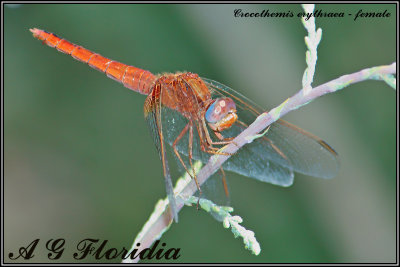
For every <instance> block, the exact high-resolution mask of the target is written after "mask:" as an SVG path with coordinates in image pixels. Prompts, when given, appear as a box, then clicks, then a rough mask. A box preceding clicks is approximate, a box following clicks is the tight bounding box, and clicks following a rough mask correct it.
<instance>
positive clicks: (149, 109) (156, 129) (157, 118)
mask: <svg viewBox="0 0 400 267" xmlns="http://www.w3.org/2000/svg"><path fill="white" fill-rule="evenodd" d="M160 91H161V89H160V87H155V88H154V90H153V92H152V93H151V94H150V95H149V96H148V97H147V98H146V102H145V105H144V116H145V119H146V121H147V123H148V125H149V128H150V132H151V135H152V137H153V140H154V144H155V145H156V148H157V151H158V153H159V156H160V159H161V161H162V165H163V173H164V178H165V188H166V191H167V196H168V200H169V203H170V207H171V212H172V216H173V218H174V219H175V222H178V210H177V206H176V202H175V197H174V190H173V186H172V180H171V175H170V171H169V166H168V160H167V156H166V153H165V152H166V151H165V145H164V137H163V127H162V123H161V121H162V117H161V116H162V112H161V111H162V109H161V108H162V107H161V100H160V97H158V96H160V95H161V92H160Z"/></svg>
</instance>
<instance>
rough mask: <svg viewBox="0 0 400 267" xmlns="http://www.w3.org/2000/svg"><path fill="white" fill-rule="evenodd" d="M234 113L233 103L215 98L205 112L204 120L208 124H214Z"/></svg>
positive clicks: (227, 99)
mask: <svg viewBox="0 0 400 267" xmlns="http://www.w3.org/2000/svg"><path fill="white" fill-rule="evenodd" d="M235 111H236V105H235V102H233V100H232V99H230V98H227V97H226V98H217V99H216V100H215V101H214V103H212V104H211V105H210V106H209V107H208V109H207V112H206V116H205V117H206V120H207V122H208V123H212V124H215V123H217V122H219V121H221V120H223V119H224V118H225V117H226V116H227V115H228V114H229V113H231V112H235Z"/></svg>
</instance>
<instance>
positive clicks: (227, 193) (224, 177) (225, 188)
mask: <svg viewBox="0 0 400 267" xmlns="http://www.w3.org/2000/svg"><path fill="white" fill-rule="evenodd" d="M219 169H220V170H221V173H222V185H223V186H224V191H225V195H226V197H227V198H229V190H228V184H227V183H226V176H225V171H224V169H222V167H220V168H219Z"/></svg>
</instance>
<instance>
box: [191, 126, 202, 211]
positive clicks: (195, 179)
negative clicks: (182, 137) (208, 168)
mask: <svg viewBox="0 0 400 267" xmlns="http://www.w3.org/2000/svg"><path fill="white" fill-rule="evenodd" d="M189 124H190V126H189V151H188V155H189V164H190V168H191V169H192V170H194V168H193V163H192V158H193V123H192V121H190V122H189ZM192 178H193V179H194V181H195V182H196V186H197V189H198V190H199V197H198V198H197V206H196V208H197V210H198V209H199V202H200V198H201V194H202V192H201V189H200V184H199V182H198V181H197V177H196V174H195V173H193V177H192Z"/></svg>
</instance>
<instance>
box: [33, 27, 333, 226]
mask: <svg viewBox="0 0 400 267" xmlns="http://www.w3.org/2000/svg"><path fill="white" fill-rule="evenodd" d="M30 31H31V32H32V34H33V36H34V37H35V38H37V39H39V40H41V41H42V43H43V44H46V45H48V46H50V47H53V48H56V49H57V50H58V51H60V52H62V53H65V54H68V55H70V56H72V57H73V58H74V59H76V60H78V61H81V62H84V63H86V64H88V65H89V66H90V67H92V68H94V69H96V70H98V71H101V72H103V73H105V74H106V75H107V76H108V77H109V78H111V79H114V80H116V81H117V82H120V83H122V84H123V85H124V86H125V87H127V88H129V89H131V90H133V91H135V92H138V93H140V94H144V95H146V96H147V97H146V100H145V103H144V117H145V119H146V121H147V123H148V126H149V128H150V132H151V134H152V137H153V140H154V143H155V146H156V148H157V150H158V154H159V157H160V159H161V162H162V169H163V175H164V178H165V179H164V181H165V187H166V192H167V196H168V200H169V203H170V210H171V213H172V217H173V218H174V219H175V221H176V222H178V212H177V205H176V200H175V196H174V193H173V186H172V180H171V174H170V169H169V165H168V160H167V158H168V156H167V149H166V148H167V147H170V148H172V151H171V153H172V154H173V155H174V156H175V158H176V159H177V162H178V164H179V165H180V166H181V167H183V169H184V170H185V171H186V172H187V173H188V174H189V175H190V176H191V177H192V178H193V179H194V180H195V182H196V186H197V189H198V191H199V192H200V193H201V192H202V191H201V188H200V185H199V183H198V182H197V179H196V176H195V174H193V173H191V172H190V170H191V168H192V167H193V161H194V160H198V161H201V162H203V163H207V161H208V160H209V158H210V157H211V156H212V155H226V154H225V153H224V152H223V147H224V146H226V145H227V144H230V143H231V142H233V139H234V137H236V136H237V135H239V134H240V133H241V132H242V131H243V130H244V129H246V128H247V127H248V125H249V124H250V123H252V122H253V121H254V120H255V119H256V117H257V116H258V115H260V114H261V113H262V112H264V110H263V109H262V108H260V107H259V106H257V105H256V104H255V103H254V102H253V101H251V100H250V99H248V98H246V97H245V96H243V95H241V94H240V93H238V92H236V91H235V90H233V89H231V88H230V87H228V86H226V85H223V84H221V83H219V82H217V81H213V80H211V79H207V78H202V77H200V76H199V75H198V74H195V73H191V72H176V73H164V74H157V75H155V74H153V73H151V72H150V71H147V70H143V69H140V68H137V67H134V66H130V65H126V64H123V63H120V62H117V61H114V60H111V59H108V58H106V57H103V56H101V55H100V54H97V53H94V52H92V51H90V50H88V49H86V48H83V47H82V46H79V45H76V44H73V43H71V42H69V41H67V40H66V39H63V38H61V37H58V36H57V35H55V34H54V33H50V32H47V31H44V30H40V29H37V28H33V29H30ZM166 144H168V146H167V145H166ZM338 167H339V161H338V154H337V153H336V152H335V150H334V149H333V148H332V147H331V146H329V145H328V144H327V143H326V142H325V141H323V140H321V139H320V138H319V137H317V136H315V135H313V134H311V133H308V132H307V131H305V130H303V129H301V128H299V127H297V126H295V125H293V124H291V123H289V122H286V121H284V120H281V119H280V120H277V121H276V122H274V123H273V124H271V125H270V126H269V129H268V131H267V132H266V133H265V134H264V135H263V136H262V137H260V138H257V139H255V140H254V141H253V142H251V143H250V144H246V145H245V146H243V147H242V148H240V150H239V151H238V152H237V153H236V154H234V155H231V157H230V158H229V160H228V161H227V162H225V163H224V165H223V167H221V171H222V173H223V175H222V181H223V185H224V189H225V193H226V194H228V192H227V188H226V180H225V174H224V171H223V170H224V169H225V170H228V171H233V172H236V173H239V174H241V175H243V176H246V177H250V178H254V179H257V180H259V181H262V182H267V183H271V184H275V185H279V186H290V185H291V184H292V183H293V179H294V172H298V173H302V174H305V175H309V176H314V177H319V178H332V177H334V176H335V175H336V174H337V172H338Z"/></svg>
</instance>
